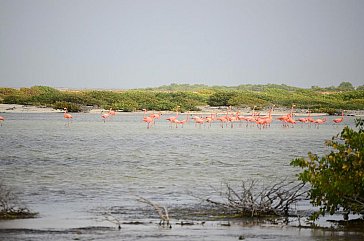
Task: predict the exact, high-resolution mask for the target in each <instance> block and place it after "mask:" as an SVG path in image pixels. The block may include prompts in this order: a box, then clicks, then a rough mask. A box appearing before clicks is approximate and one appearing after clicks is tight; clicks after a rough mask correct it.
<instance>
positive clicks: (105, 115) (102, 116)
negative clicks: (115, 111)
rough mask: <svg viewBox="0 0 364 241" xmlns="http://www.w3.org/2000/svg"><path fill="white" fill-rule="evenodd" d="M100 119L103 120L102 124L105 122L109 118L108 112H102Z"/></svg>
mask: <svg viewBox="0 0 364 241" xmlns="http://www.w3.org/2000/svg"><path fill="white" fill-rule="evenodd" d="M101 114H102V115H101V118H103V119H104V123H105V122H106V119H107V118H109V117H110V115H111V114H110V112H108V113H105V114H103V111H101Z"/></svg>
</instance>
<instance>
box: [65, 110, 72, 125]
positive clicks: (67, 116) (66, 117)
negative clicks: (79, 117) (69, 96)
mask: <svg viewBox="0 0 364 241" xmlns="http://www.w3.org/2000/svg"><path fill="white" fill-rule="evenodd" d="M63 117H64V118H65V119H66V120H67V125H68V126H70V121H71V119H72V118H73V117H72V115H70V114H68V109H67V107H65V108H64V114H63ZM65 125H66V124H65Z"/></svg>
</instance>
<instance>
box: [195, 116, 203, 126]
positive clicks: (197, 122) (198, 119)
mask: <svg viewBox="0 0 364 241" xmlns="http://www.w3.org/2000/svg"><path fill="white" fill-rule="evenodd" d="M192 119H193V120H194V121H195V126H196V125H197V124H198V125H200V128H201V126H202V124H203V123H205V120H204V119H203V118H201V117H198V116H194V117H193V118H192Z"/></svg>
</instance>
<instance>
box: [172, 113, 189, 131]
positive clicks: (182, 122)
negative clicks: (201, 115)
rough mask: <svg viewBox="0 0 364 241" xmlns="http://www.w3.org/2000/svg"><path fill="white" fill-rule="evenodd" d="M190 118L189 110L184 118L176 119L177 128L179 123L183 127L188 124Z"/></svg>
mask: <svg viewBox="0 0 364 241" xmlns="http://www.w3.org/2000/svg"><path fill="white" fill-rule="evenodd" d="M189 119H190V114H189V113H188V112H187V117H186V119H184V120H177V119H176V120H175V123H176V128H177V124H179V125H181V127H182V128H183V126H184V124H186V123H187V122H188V121H189Z"/></svg>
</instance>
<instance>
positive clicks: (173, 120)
mask: <svg viewBox="0 0 364 241" xmlns="http://www.w3.org/2000/svg"><path fill="white" fill-rule="evenodd" d="M179 107H180V106H179V105H178V106H177V108H176V116H171V117H168V118H167V119H166V120H167V121H169V123H170V127H171V128H172V123H174V122H175V120H177V118H178V108H179Z"/></svg>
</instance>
